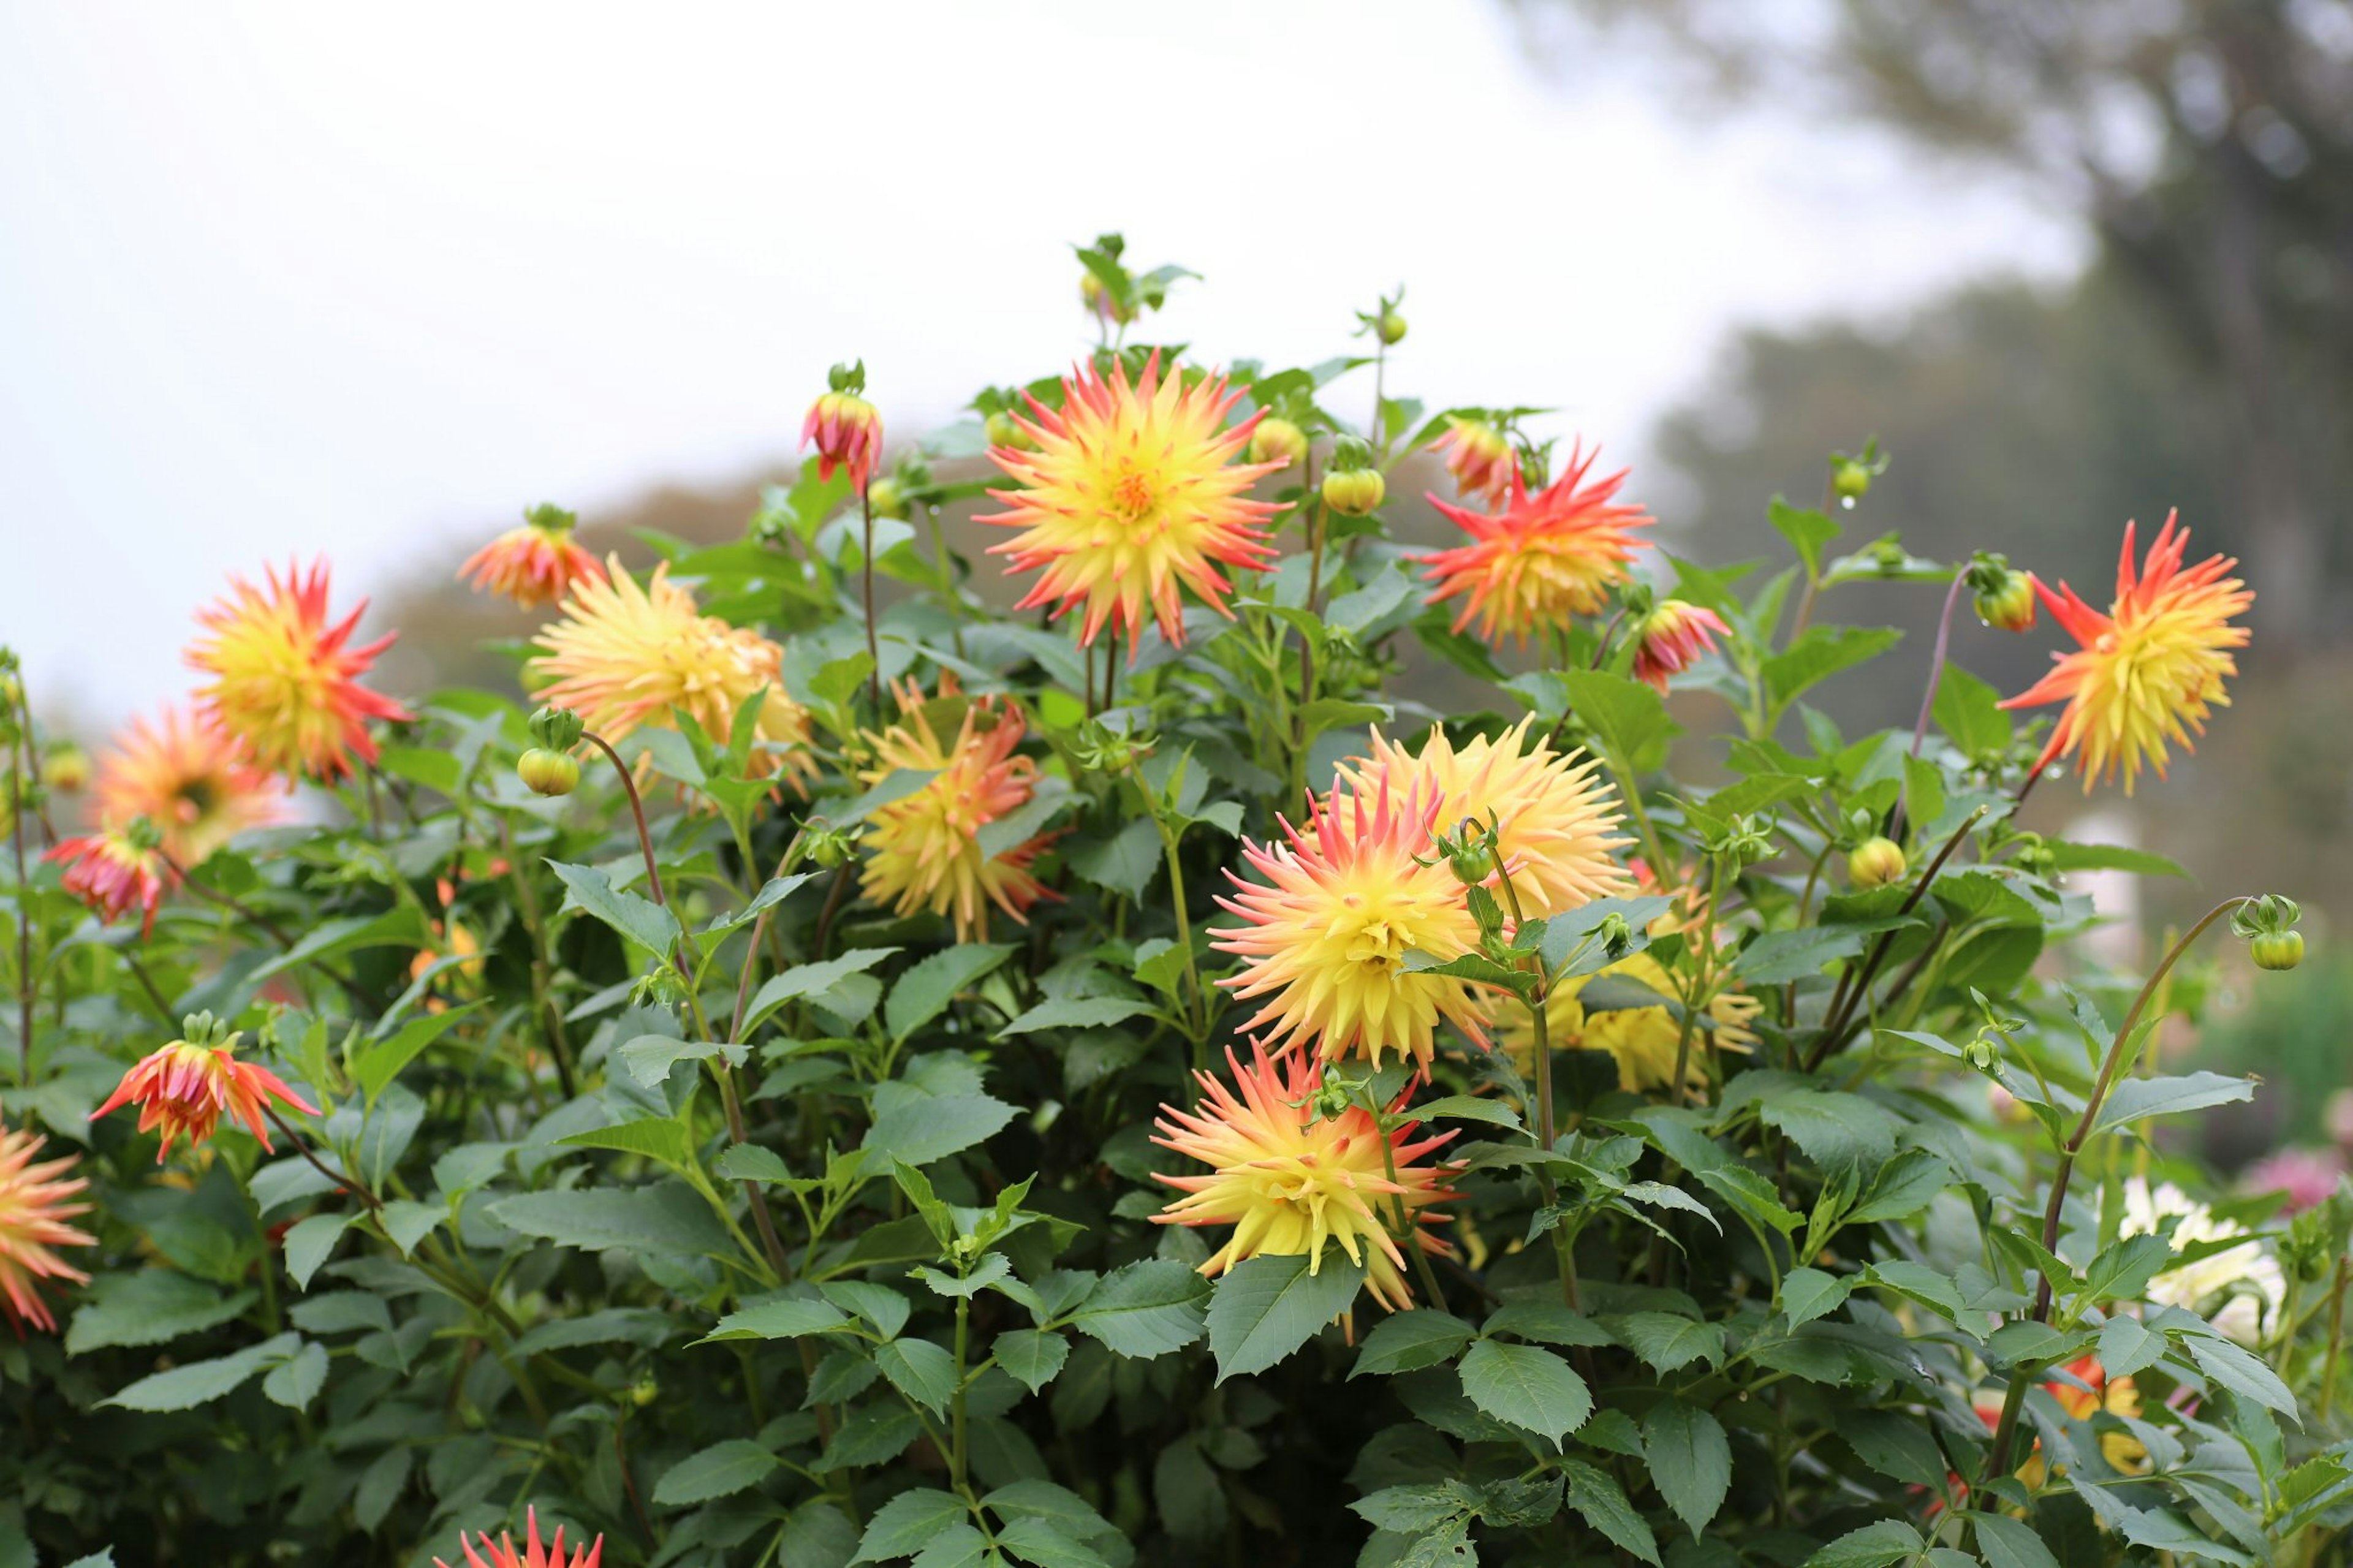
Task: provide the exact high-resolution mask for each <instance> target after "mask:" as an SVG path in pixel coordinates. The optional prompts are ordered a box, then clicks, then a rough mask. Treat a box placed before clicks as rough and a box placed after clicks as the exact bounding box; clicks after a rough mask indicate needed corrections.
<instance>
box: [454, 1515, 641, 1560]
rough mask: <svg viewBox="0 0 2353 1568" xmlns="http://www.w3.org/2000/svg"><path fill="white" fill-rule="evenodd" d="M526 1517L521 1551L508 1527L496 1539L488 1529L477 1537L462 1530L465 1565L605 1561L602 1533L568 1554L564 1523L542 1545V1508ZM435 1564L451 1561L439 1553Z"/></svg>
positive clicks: (459, 1538) (460, 1535) (461, 1542)
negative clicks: (540, 1510)
mask: <svg viewBox="0 0 2353 1568" xmlns="http://www.w3.org/2000/svg"><path fill="white" fill-rule="evenodd" d="M523 1519H524V1521H525V1523H524V1527H523V1541H524V1546H523V1550H522V1552H520V1553H518V1552H516V1551H515V1545H514V1537H513V1536H512V1535H510V1534H508V1533H507V1532H506V1531H499V1538H498V1539H497V1540H496V1541H492V1540H491V1533H490V1531H487V1530H486V1531H482V1532H481V1533H480V1535H479V1536H477V1537H476V1540H475V1541H468V1540H467V1539H466V1537H465V1533H464V1532H463V1531H460V1532H459V1536H458V1544H459V1546H462V1547H464V1548H465V1549H466V1568H597V1565H598V1564H599V1563H601V1562H603V1560H604V1556H605V1538H604V1537H603V1536H601V1535H600V1536H598V1537H597V1538H596V1544H594V1545H592V1546H582V1547H578V1548H575V1551H574V1552H573V1553H571V1554H570V1555H567V1554H566V1553H565V1550H564V1528H563V1526H561V1525H558V1526H557V1527H556V1531H555V1539H554V1542H551V1543H550V1544H548V1545H546V1546H542V1545H541V1544H540V1542H539V1510H538V1509H536V1508H533V1509H528V1510H525V1511H524V1514H523ZM476 1542H480V1551H479V1552H478V1551H476V1550H475V1546H476ZM433 1568H449V1564H448V1563H445V1562H443V1561H442V1560H441V1559H440V1558H438V1557H436V1558H435V1559H434V1560H433Z"/></svg>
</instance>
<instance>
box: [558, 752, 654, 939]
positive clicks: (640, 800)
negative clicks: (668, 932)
mask: <svg viewBox="0 0 2353 1568" xmlns="http://www.w3.org/2000/svg"><path fill="white" fill-rule="evenodd" d="M580 738H581V739H582V740H584V741H587V742H591V743H593V744H594V745H595V746H596V749H597V750H598V751H600V752H604V753H605V755H606V758H607V760H608V761H610V762H611V763H612V764H613V771H614V772H615V773H618V774H620V775H621V788H622V789H624V790H625V791H627V792H628V796H629V816H631V817H633V818H634V819H635V820H636V822H637V825H638V853H639V854H640V855H643V856H644V857H645V858H646V889H647V890H648V891H649V892H650V893H651V894H652V895H653V900H654V902H655V903H657V904H659V905H661V906H662V907H663V908H664V909H668V908H669V907H670V899H669V897H668V896H667V895H665V894H664V893H663V892H662V879H661V868H660V867H659V866H657V865H656V864H654V836H653V835H652V834H651V833H649V832H648V831H647V830H646V803H645V798H644V797H643V796H641V795H638V781H637V780H636V778H634V777H633V776H631V774H630V773H629V765H628V763H625V762H623V761H621V753H620V752H617V751H615V750H613V743H612V742H610V741H607V739H605V737H604V736H602V735H599V734H598V733H596V731H594V730H583V731H581V732H580Z"/></svg>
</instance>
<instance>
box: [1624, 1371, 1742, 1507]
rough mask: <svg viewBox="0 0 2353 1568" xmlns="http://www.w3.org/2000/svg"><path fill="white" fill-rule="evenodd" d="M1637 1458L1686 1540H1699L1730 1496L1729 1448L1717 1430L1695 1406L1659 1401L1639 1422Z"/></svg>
mask: <svg viewBox="0 0 2353 1568" xmlns="http://www.w3.org/2000/svg"><path fill="white" fill-rule="evenodd" d="M1642 1453H1643V1457H1644V1458H1645V1459H1646V1460H1647V1461H1648V1463H1649V1465H1650V1468H1651V1484H1652V1485H1654V1486H1656V1487H1657V1488H1658V1489H1659V1496H1661V1497H1662V1498H1663V1499H1665V1500H1666V1504H1667V1506H1668V1507H1669V1508H1671V1509H1672V1510H1674V1514H1675V1517H1676V1518H1677V1519H1680V1520H1682V1521H1683V1526H1684V1528H1685V1529H1687V1530H1689V1531H1691V1532H1692V1539H1693V1540H1694V1541H1697V1540H1699V1539H1701V1533H1702V1531H1704V1530H1705V1529H1706V1528H1707V1524H1708V1521H1710V1520H1713V1519H1714V1518H1715V1516H1716V1512H1717V1510H1720V1509H1722V1508H1723V1507H1724V1500H1725V1496H1726V1495H1728V1494H1729V1493H1730V1491H1731V1490H1732V1445H1731V1443H1730V1442H1729V1441H1728V1440H1727V1439H1726V1438H1725V1435H1724V1427H1723V1425H1722V1424H1721V1423H1719V1422H1718V1421H1717V1420H1716V1418H1715V1416H1713V1415H1709V1414H1708V1413H1707V1412H1706V1411H1704V1410H1702V1409H1700V1408H1698V1407H1697V1406H1696V1405H1684V1404H1683V1403H1681V1402H1680V1401H1676V1400H1662V1401H1661V1402H1660V1403H1659V1404H1656V1405H1652V1406H1651V1408H1650V1410H1649V1411H1648V1412H1647V1413H1645V1414H1644V1415H1643V1417H1642Z"/></svg>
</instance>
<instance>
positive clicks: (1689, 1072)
mask: <svg viewBox="0 0 2353 1568" xmlns="http://www.w3.org/2000/svg"><path fill="white" fill-rule="evenodd" d="M1601 973H1602V974H1607V975H1617V976H1622V977H1624V978H1625V979H1628V980H1632V981H1637V982H1639V983H1641V984H1644V985H1647V986H1649V987H1650V988H1651V990H1653V991H1655V992H1657V993H1658V994H1660V995H1662V996H1666V997H1673V996H1674V995H1676V994H1677V988H1676V985H1675V982H1674V977H1673V976H1672V975H1671V974H1669V973H1667V968H1666V965H1664V964H1662V963H1660V962H1659V961H1658V960H1657V959H1655V958H1652V957H1651V955H1650V954H1649V953H1647V952H1638V953H1635V954H1634V955H1633V956H1632V957H1630V958H1628V959H1626V960H1625V961H1624V962H1622V963H1613V964H1611V965H1610V966H1609V968H1607V969H1605V970H1602V971H1601ZM1597 978H1599V976H1597V975H1590V974H1587V975H1579V976H1578V977H1577V978H1576V979H1574V980H1567V981H1564V982H1562V983H1561V984H1558V985H1556V986H1554V987H1553V988H1552V991H1551V993H1550V994H1548V995H1547V996H1546V998H1545V1030H1546V1034H1547V1035H1548V1036H1549V1037H1550V1038H1551V1041H1552V1047H1553V1049H1555V1050H1559V1051H1608V1052H1609V1054H1610V1056H1611V1057H1613V1058H1616V1059H1617V1062H1618V1087H1619V1088H1620V1089H1624V1090H1626V1091H1627V1092H1628V1093H1630V1094H1654V1093H1657V1092H1659V1091H1661V1090H1663V1089H1668V1088H1670V1087H1671V1086H1672V1083H1673V1080H1674V1076H1675V1058H1676V1056H1677V1055H1678V1054H1680V1052H1681V1048H1682V1044H1683V1025H1682V1023H1681V1022H1680V1021H1679V1020H1678V1019H1677V1017H1676V1016H1675V1012H1674V1009H1673V1008H1672V1007H1668V1006H1665V1005H1660V1006H1655V1007H1613V1008H1610V1009H1609V1010H1607V1011H1604V1012H1598V1013H1588V1012H1587V1011H1586V1010H1585V1004H1584V1002H1583V1001H1582V1000H1581V999H1580V997H1581V994H1582V993H1583V992H1584V990H1585V988H1586V986H1587V985H1588V984H1591V983H1592V982H1593V981H1594V980H1595V979H1597ZM1763 1010H1764V1004H1763V1003H1762V1002H1760V1001H1758V1000H1757V998H1756V997H1754V996H1750V995H1746V994H1743V993H1741V992H1737V991H1719V992H1717V993H1716V994H1715V998H1714V999H1713V1000H1712V1001H1710V1002H1709V1003H1708V1005H1707V1009H1706V1012H1707V1021H1706V1023H1704V1024H1699V1025H1695V1026H1694V1028H1693V1030H1692V1036H1691V1049H1690V1054H1689V1056H1688V1057H1687V1058H1686V1059H1685V1061H1684V1064H1683V1088H1684V1089H1687V1090H1689V1089H1700V1088H1703V1087H1704V1086H1705V1085H1706V1083H1707V1069H1706V1066H1705V1055H1706V1051H1707V1043H1708V1039H1709V1037H1711V1036H1712V1037H1714V1039H1715V1048H1716V1049H1717V1050H1720V1051H1747V1050H1752V1049H1754V1048H1755V1047H1756V1045H1757V1032H1756V1031H1755V1030H1754V1029H1753V1028H1751V1027H1750V1025H1751V1024H1753V1023H1754V1022H1755V1021H1756V1018H1757V1014H1758V1013H1760V1012H1762V1011H1763ZM1504 1047H1505V1048H1506V1049H1508V1050H1509V1051H1510V1052H1511V1053H1512V1059H1513V1060H1514V1061H1515V1062H1516V1063H1518V1064H1519V1066H1520V1068H1521V1069H1522V1070H1523V1071H1529V1070H1533V1067H1534V1062H1535V1024H1534V1023H1533V1022H1532V1021H1531V1020H1530V1019H1529V1017H1528V1013H1527V1009H1526V1008H1525V1007H1521V1008H1516V1009H1514V1011H1513V1013H1512V1014H1511V1016H1510V1021H1509V1022H1508V1023H1507V1024H1506V1025H1505V1027H1504Z"/></svg>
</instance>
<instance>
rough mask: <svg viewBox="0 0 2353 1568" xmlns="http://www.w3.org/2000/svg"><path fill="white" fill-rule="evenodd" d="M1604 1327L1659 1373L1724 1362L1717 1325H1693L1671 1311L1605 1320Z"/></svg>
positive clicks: (1722, 1338) (1633, 1313) (1720, 1333)
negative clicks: (1699, 1362) (1695, 1364)
mask: <svg viewBox="0 0 2353 1568" xmlns="http://www.w3.org/2000/svg"><path fill="white" fill-rule="evenodd" d="M1603 1326H1605V1327H1606V1328H1608V1329H1609V1331H1610V1332H1612V1333H1614V1334H1616V1335H1617V1336H1618V1338H1619V1339H1620V1342H1623V1343H1624V1344H1625V1346H1626V1348H1627V1349H1628V1350H1630V1351H1632V1352H1634V1353H1635V1354H1636V1355H1638V1356H1641V1358H1642V1359H1643V1360H1644V1361H1646V1362H1648V1363H1650V1364H1651V1367H1652V1368H1653V1369H1655V1370H1656V1371H1659V1372H1675V1371H1678V1370H1680V1369H1682V1368H1683V1367H1686V1366H1689V1365H1690V1364H1691V1363H1694V1362H1695V1361H1701V1360H1704V1361H1706V1362H1707V1363H1709V1364H1710V1365H1711V1366H1712V1365H1714V1364H1715V1363H1717V1362H1720V1361H1722V1360H1723V1359H1724V1327H1723V1325H1722V1324H1720V1323H1700V1322H1694V1321H1692V1320H1691V1319H1689V1318H1685V1317H1680V1316H1678V1315H1676V1314H1675V1313H1673V1312H1630V1313H1628V1314H1627V1315H1626V1316H1624V1317H1622V1318H1607V1319H1604V1320H1603Z"/></svg>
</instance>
